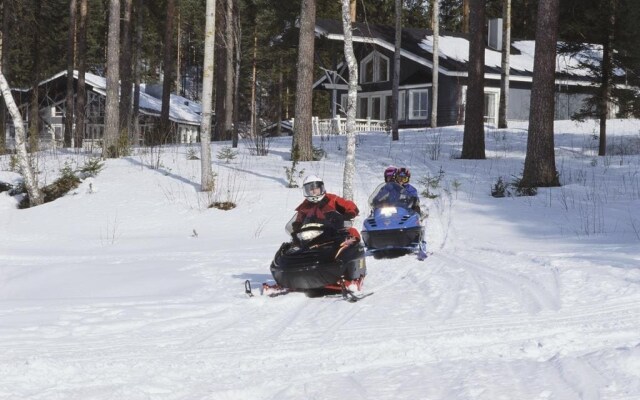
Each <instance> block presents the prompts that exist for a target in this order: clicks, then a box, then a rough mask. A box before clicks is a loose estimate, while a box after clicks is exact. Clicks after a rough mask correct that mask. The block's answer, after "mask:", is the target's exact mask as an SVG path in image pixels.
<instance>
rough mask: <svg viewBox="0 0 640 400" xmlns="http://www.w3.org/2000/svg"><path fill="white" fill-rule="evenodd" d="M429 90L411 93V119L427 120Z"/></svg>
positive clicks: (412, 91)
mask: <svg viewBox="0 0 640 400" xmlns="http://www.w3.org/2000/svg"><path fill="white" fill-rule="evenodd" d="M427 93H428V91H427V89H422V90H411V91H409V119H426V118H427Z"/></svg>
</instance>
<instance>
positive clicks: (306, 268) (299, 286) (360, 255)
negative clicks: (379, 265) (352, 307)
mask: <svg viewBox="0 0 640 400" xmlns="http://www.w3.org/2000/svg"><path fill="white" fill-rule="evenodd" d="M270 269H271V275H272V276H273V279H274V280H275V281H276V285H268V284H263V291H264V292H266V294H269V295H272V296H273V295H277V294H279V293H280V292H281V291H285V292H288V291H302V292H305V293H306V294H307V296H309V297H316V296H322V295H326V294H337V293H342V295H343V297H345V299H347V300H350V301H355V300H354V297H357V295H355V294H354V293H353V292H354V291H360V290H361V289H362V283H363V280H364V277H365V275H366V272H367V268H366V263H365V251H364V247H363V245H362V244H361V243H360V241H358V240H357V239H354V238H352V237H351V236H350V235H349V234H348V231H347V230H346V229H339V230H338V229H335V228H333V227H332V226H330V225H326V224H322V223H307V224H304V225H302V227H301V228H300V229H299V231H298V232H297V233H296V234H295V238H294V240H292V241H291V242H285V243H283V244H282V245H281V246H280V248H279V249H278V251H277V252H276V255H275V257H274V258H273V261H272V263H271V267H270Z"/></svg>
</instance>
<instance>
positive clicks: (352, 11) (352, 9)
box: [349, 0, 358, 22]
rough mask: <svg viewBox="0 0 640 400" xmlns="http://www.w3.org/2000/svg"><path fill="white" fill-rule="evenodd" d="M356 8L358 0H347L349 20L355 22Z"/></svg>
mask: <svg viewBox="0 0 640 400" xmlns="http://www.w3.org/2000/svg"><path fill="white" fill-rule="evenodd" d="M357 10H358V0H349V18H350V19H351V22H356V11H357Z"/></svg>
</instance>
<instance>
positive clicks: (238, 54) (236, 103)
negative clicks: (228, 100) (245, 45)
mask: <svg viewBox="0 0 640 400" xmlns="http://www.w3.org/2000/svg"><path fill="white" fill-rule="evenodd" d="M236 15H238V11H237V10H236ZM234 26H235V30H236V34H235V35H234V39H235V43H234V46H233V48H234V49H235V52H234V54H235V57H234V64H235V73H234V74H233V75H234V77H233V80H234V85H233V138H232V139H231V147H233V148H234V149H235V148H237V147H238V136H239V132H238V128H239V123H238V121H239V115H240V62H241V60H242V51H241V48H240V44H241V43H242V29H241V26H240V18H236V19H235V20H234Z"/></svg>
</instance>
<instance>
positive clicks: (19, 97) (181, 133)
mask: <svg viewBox="0 0 640 400" xmlns="http://www.w3.org/2000/svg"><path fill="white" fill-rule="evenodd" d="M77 78H78V73H77V71H75V72H74V93H75V91H76V90H77ZM85 85H86V93H87V103H86V111H85V129H84V132H85V135H84V141H86V143H87V144H94V143H99V142H100V141H101V140H102V137H103V135H104V117H105V103H106V88H107V83H106V78H104V77H101V76H98V75H94V74H91V73H87V74H86V76H85ZM32 91H33V89H27V90H21V89H12V93H13V95H14V98H15V99H16V103H17V104H18V107H19V109H20V112H21V114H22V117H23V119H24V123H25V125H27V126H28V125H29V118H30V115H31V114H30V112H29V108H30V107H31V104H30V99H31V98H32ZM38 91H39V96H38V99H39V113H38V116H39V121H38V130H39V142H40V146H41V148H47V147H56V146H57V147H60V146H62V143H63V139H64V125H65V116H66V100H65V99H66V91H67V72H66V71H63V72H60V73H58V74H56V75H54V76H52V77H50V78H48V79H46V80H44V81H42V82H40V83H39V85H38ZM161 107H162V88H161V87H159V86H153V85H141V88H140V108H139V117H138V122H139V126H140V140H141V141H142V140H143V139H144V135H145V134H146V133H147V132H149V131H150V130H151V129H153V127H154V126H156V125H157V124H158V123H159V119H160V111H161ZM3 112H5V124H6V126H5V134H6V143H7V148H12V147H13V144H14V140H15V139H14V138H15V128H14V126H13V121H12V120H11V118H10V117H9V114H8V112H7V110H6V109H5V110H3ZM200 115H201V106H200V104H199V103H197V102H194V101H192V100H189V99H186V98H184V97H181V96H177V95H175V94H171V104H170V110H169V119H170V121H171V124H172V132H173V136H172V137H171V138H170V141H171V142H174V143H193V142H196V141H198V140H199V131H200ZM74 129H75V125H74Z"/></svg>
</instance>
